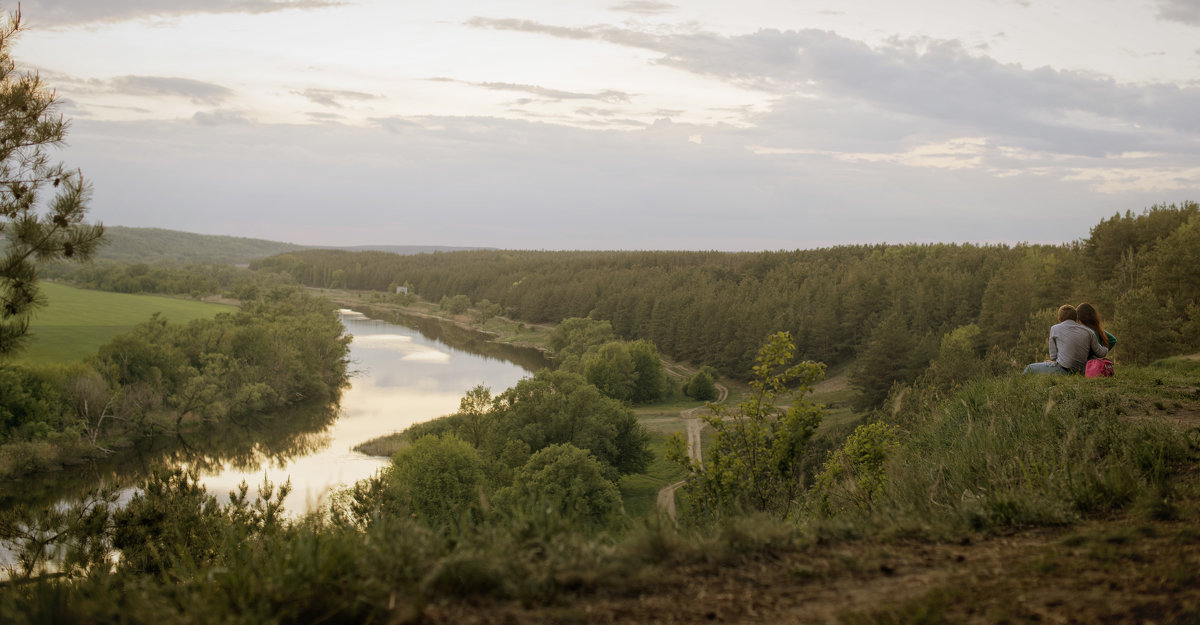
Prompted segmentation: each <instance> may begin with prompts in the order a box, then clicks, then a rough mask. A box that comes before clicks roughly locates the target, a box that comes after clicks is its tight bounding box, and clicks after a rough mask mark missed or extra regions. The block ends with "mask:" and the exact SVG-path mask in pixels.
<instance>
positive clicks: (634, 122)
mask: <svg viewBox="0 0 1200 625" xmlns="http://www.w3.org/2000/svg"><path fill="white" fill-rule="evenodd" d="M0 7H4V8H5V9H7V10H9V11H11V10H12V9H15V8H16V5H15V3H14V2H0ZM21 10H22V16H23V19H22V22H23V28H24V34H23V35H22V37H21V39H20V40H19V41H18V43H17V46H16V48H15V55H16V58H17V61H18V63H20V64H21V65H22V66H23V67H26V68H28V69H33V70H36V71H38V72H39V73H40V74H41V76H42V78H43V79H44V80H45V81H46V82H47V83H48V85H49V86H51V87H52V88H54V89H55V90H56V91H57V93H58V96H59V98H60V99H61V104H60V110H61V112H62V113H63V114H64V115H66V116H67V117H68V118H70V119H71V120H73V121H72V126H71V130H70V135H69V137H68V146H67V147H66V148H65V149H64V150H62V151H61V153H60V156H61V159H62V160H63V161H64V162H66V164H67V165H68V166H70V167H77V168H80V169H82V170H83V173H84V175H85V177H87V178H89V179H90V180H91V182H92V183H93V185H94V187H95V198H94V201H93V203H92V209H91V215H92V217H93V218H94V219H96V220H99V221H102V222H104V223H105V224H109V225H124V226H147V227H160V228H171V229H177V230H187V231H191V232H201V233H209V234H229V235H237V236H251V237H260V238H267V239H274V240H282V241H291V242H295V243H302V244H323V245H357V244H395V245H404V244H407V245H459V246H490V247H503V248H534V249H718V250H762V249H794V248H809V247H823V246H830V245H838V244H843V243H874V242H892V243H906V242H935V241H946V242H980V243H990V242H1019V241H1028V242H1064V241H1073V240H1076V239H1080V238H1083V237H1086V236H1087V235H1088V230H1089V229H1090V228H1091V227H1092V226H1093V225H1095V223H1096V222H1098V221H1099V220H1100V219H1102V218H1105V217H1108V216H1111V215H1112V214H1113V213H1115V212H1118V211H1120V212H1124V211H1126V210H1132V211H1134V212H1140V211H1141V210H1143V209H1145V208H1147V207H1149V206H1151V205H1153V204H1156V203H1179V202H1183V201H1186V200H1200V0H1145V1H1142V2H1137V1H1112V0H1078V1H1075V0H907V1H905V2H895V1H891V0H821V1H809V0H737V1H733V0H704V1H694V0H679V1H672V2H666V1H657V0H609V1H603V0H601V1H571V0H486V1H484V0H478V1H476V0H469V1H457V0H446V1H443V2H429V1H424V2H414V1H411V0H328V1H324V0H103V1H96V0H40V1H30V0H24V1H23V2H22V3H21Z"/></svg>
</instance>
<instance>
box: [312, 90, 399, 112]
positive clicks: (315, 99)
mask: <svg viewBox="0 0 1200 625" xmlns="http://www.w3.org/2000/svg"><path fill="white" fill-rule="evenodd" d="M292 93H294V94H296V95H298V96H302V97H304V98H305V99H307V100H308V101H310V102H312V103H314V104H320V105H321V106H328V107H332V108H342V100H354V101H356V102H362V101H366V100H378V99H380V98H381V97H382V96H378V95H374V94H370V93H363V92H361V91H346V90H340V89H305V90H304V91H293V92H292Z"/></svg>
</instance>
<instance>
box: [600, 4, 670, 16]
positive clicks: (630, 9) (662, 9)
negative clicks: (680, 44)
mask: <svg viewBox="0 0 1200 625" xmlns="http://www.w3.org/2000/svg"><path fill="white" fill-rule="evenodd" d="M609 8H610V9H611V10H613V11H618V12H621V13H636V14H639V15H659V14H662V13H669V12H671V11H674V10H675V9H677V8H679V7H677V6H675V5H673V4H667V3H666V2H654V1H653V0H632V1H630V2H622V3H621V4H617V5H614V6H612V7H609Z"/></svg>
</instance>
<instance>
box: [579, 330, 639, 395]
mask: <svg viewBox="0 0 1200 625" xmlns="http://www.w3.org/2000/svg"><path fill="white" fill-rule="evenodd" d="M583 376H584V377H585V378H587V381H588V382H591V383H592V384H594V385H596V388H598V389H600V392H601V393H604V396H605V397H611V398H613V399H616V400H618V401H626V402H627V401H630V400H632V399H633V391H634V386H635V385H636V384H637V372H636V371H635V370H634V364H633V358H632V357H631V356H630V355H629V350H628V349H626V348H625V345H624V344H623V343H621V342H620V341H613V342H611V343H606V344H605V345H604V346H603V347H601V348H600V349H598V350H596V351H594V352H589V353H588V355H587V356H586V357H585V358H584V365H583Z"/></svg>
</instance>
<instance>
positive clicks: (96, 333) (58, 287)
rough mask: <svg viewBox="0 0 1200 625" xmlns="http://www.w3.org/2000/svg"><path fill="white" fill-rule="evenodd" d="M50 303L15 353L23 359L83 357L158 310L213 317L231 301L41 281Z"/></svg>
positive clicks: (172, 316)
mask: <svg viewBox="0 0 1200 625" xmlns="http://www.w3.org/2000/svg"><path fill="white" fill-rule="evenodd" d="M40 286H41V288H42V293H43V294H44V295H45V296H46V299H47V300H48V304H49V305H48V306H46V307H45V308H42V309H41V310H39V311H38V312H37V313H36V314H35V315H34V318H33V322H32V323H31V324H30V335H31V336H30V339H31V340H30V342H29V345H28V347H27V348H26V349H24V350H22V351H21V352H20V353H18V354H17V355H16V357H15V360H16V361H17V362H25V363H63V362H72V361H76V360H81V359H83V358H85V357H87V356H88V355H91V354H94V353H96V350H97V349H98V348H99V347H100V346H101V345H103V344H104V343H106V342H108V341H109V340H110V339H112V338H113V337H114V336H116V335H118V334H121V333H122V332H127V331H129V330H130V329H132V328H133V327H134V326H136V325H137V324H139V323H141V322H143V321H145V320H146V319H149V318H150V316H151V315H153V314H154V313H160V314H162V316H164V317H166V318H167V319H168V320H170V321H171V322H174V323H186V322H188V321H191V320H193V319H201V318H204V317H212V316H214V315H216V314H217V313H220V312H226V311H232V310H234V308H233V307H232V306H227V305H224V304H210V303H207V302H197V301H193V300H185V299H175V298H170V297H161V296H156V295H126V294H122V293H108V292H104V291H89V290H85V289H77V288H74V287H69V286H65V285H62V284H55V283H53V282H43V283H42V284H41V285H40Z"/></svg>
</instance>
